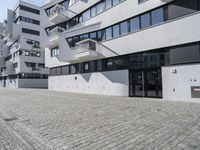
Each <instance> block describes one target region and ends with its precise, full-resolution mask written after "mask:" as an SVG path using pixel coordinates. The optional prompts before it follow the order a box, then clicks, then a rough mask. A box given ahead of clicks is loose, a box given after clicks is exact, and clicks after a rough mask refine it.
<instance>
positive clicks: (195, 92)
mask: <svg viewBox="0 0 200 150" xmlns="http://www.w3.org/2000/svg"><path fill="white" fill-rule="evenodd" d="M191 95H192V98H200V86H192V87H191Z"/></svg>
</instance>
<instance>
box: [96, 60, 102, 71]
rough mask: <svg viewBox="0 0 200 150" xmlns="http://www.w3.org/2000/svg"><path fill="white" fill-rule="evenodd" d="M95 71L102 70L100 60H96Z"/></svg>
mask: <svg viewBox="0 0 200 150" xmlns="http://www.w3.org/2000/svg"><path fill="white" fill-rule="evenodd" d="M97 71H102V60H97Z"/></svg>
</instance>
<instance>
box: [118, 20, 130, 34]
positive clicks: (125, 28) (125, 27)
mask: <svg viewBox="0 0 200 150" xmlns="http://www.w3.org/2000/svg"><path fill="white" fill-rule="evenodd" d="M120 31H121V35H125V34H127V33H128V21H124V22H122V23H120Z"/></svg>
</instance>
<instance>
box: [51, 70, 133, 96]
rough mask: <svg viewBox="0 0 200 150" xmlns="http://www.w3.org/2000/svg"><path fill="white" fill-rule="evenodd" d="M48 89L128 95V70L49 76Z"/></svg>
mask: <svg viewBox="0 0 200 150" xmlns="http://www.w3.org/2000/svg"><path fill="white" fill-rule="evenodd" d="M49 90H57V91H67V92H78V93H88V94H100V95H116V96H128V94H129V79H128V70H120V71H110V72H97V73H86V74H75V75H65V76H51V77H49Z"/></svg>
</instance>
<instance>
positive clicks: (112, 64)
mask: <svg viewBox="0 0 200 150" xmlns="http://www.w3.org/2000/svg"><path fill="white" fill-rule="evenodd" d="M106 66H107V70H113V69H114V63H113V59H112V58H111V59H108V60H107V64H106Z"/></svg>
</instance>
